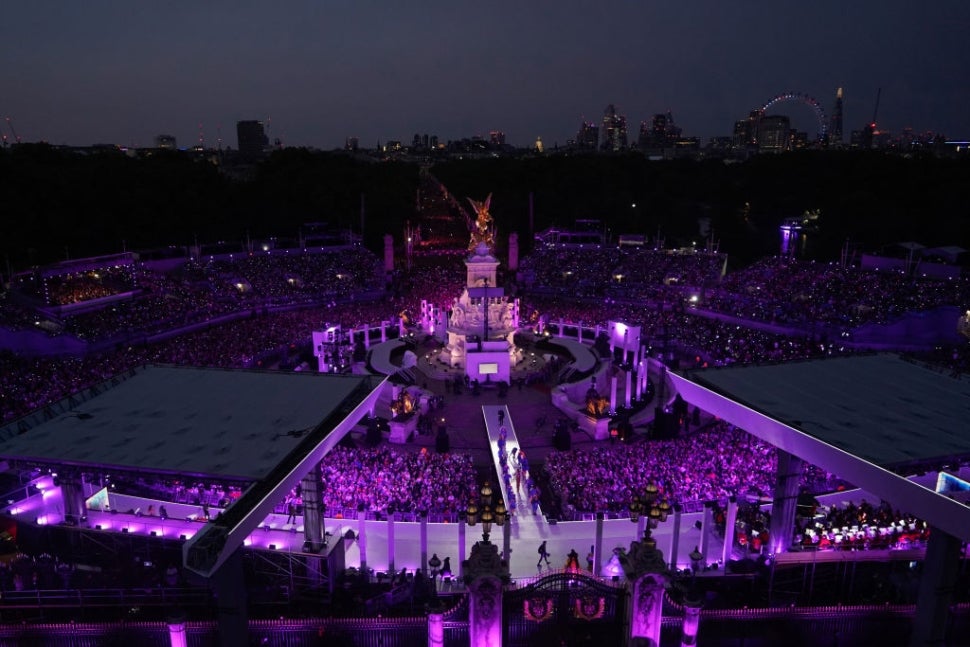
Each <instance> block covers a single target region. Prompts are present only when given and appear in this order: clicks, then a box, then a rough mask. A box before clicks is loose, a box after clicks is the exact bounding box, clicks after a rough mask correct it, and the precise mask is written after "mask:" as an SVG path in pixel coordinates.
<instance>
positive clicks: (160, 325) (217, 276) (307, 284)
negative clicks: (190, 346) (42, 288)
mask: <svg viewBox="0 0 970 647" xmlns="http://www.w3.org/2000/svg"><path fill="white" fill-rule="evenodd" d="M274 251H276V254H275V255H274V254H273V252H274ZM132 273H133V282H134V284H136V285H137V286H138V291H137V294H135V295H134V296H132V298H129V299H125V300H122V301H116V302H113V303H111V304H108V305H105V306H104V307H102V308H99V309H96V310H92V311H87V312H84V313H78V314H70V315H66V316H64V317H63V319H62V322H63V324H64V329H65V331H66V332H67V333H69V334H72V335H74V336H76V337H78V338H79V339H82V340H84V341H99V340H105V339H108V340H119V341H126V340H127V341H130V340H132V339H133V338H136V337H138V336H142V337H143V336H150V335H155V334H159V333H162V332H165V331H171V330H176V329H178V328H181V327H185V326H189V325H192V324H198V323H204V322H207V321H212V320H215V319H217V318H220V317H225V316H227V315H231V314H233V313H247V312H252V311H265V310H268V309H281V308H293V307H300V306H307V305H314V304H325V303H332V302H338V301H341V302H342V301H355V300H358V299H361V300H364V299H366V298H374V296H376V295H379V294H381V293H382V292H383V287H384V276H383V269H382V267H381V264H380V261H379V260H378V259H377V257H376V256H374V255H373V254H372V253H370V252H369V251H367V250H365V249H363V248H360V247H340V248H332V249H329V248H328V249H322V250H315V251H304V250H297V251H291V250H271V251H269V252H265V253H260V254H256V255H235V256H234V257H228V256H227V257H217V258H216V257H210V258H209V259H192V260H188V261H186V262H185V263H183V264H181V265H180V266H178V267H176V268H174V269H169V270H166V271H156V270H153V269H151V268H150V267H149V266H148V265H146V264H139V265H137V266H135V268H134V270H132Z"/></svg>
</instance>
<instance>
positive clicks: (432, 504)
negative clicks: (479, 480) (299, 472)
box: [321, 446, 477, 520]
mask: <svg viewBox="0 0 970 647" xmlns="http://www.w3.org/2000/svg"><path fill="white" fill-rule="evenodd" d="M321 469H322V471H323V483H324V491H323V503H324V506H325V509H326V511H327V516H331V517H341V516H343V517H347V516H356V514H357V510H358V508H359V507H361V506H362V507H363V509H365V510H368V511H370V512H381V513H383V512H387V510H388V509H393V510H395V511H397V512H419V511H426V512H428V513H430V514H437V515H443V516H445V517H451V518H453V520H457V517H458V513H459V512H460V511H461V510H464V509H465V506H466V505H467V504H468V501H469V500H470V498H471V497H472V496H474V495H475V493H476V492H477V486H476V481H475V466H474V465H473V463H472V458H471V455H469V454H466V453H434V452H429V451H427V449H422V450H421V451H417V452H413V451H407V450H398V449H395V448H393V447H389V446H381V447H377V448H348V447H344V446H337V447H335V448H334V449H333V451H331V452H330V453H329V454H327V456H326V457H325V458H324V459H323V462H322V464H321Z"/></svg>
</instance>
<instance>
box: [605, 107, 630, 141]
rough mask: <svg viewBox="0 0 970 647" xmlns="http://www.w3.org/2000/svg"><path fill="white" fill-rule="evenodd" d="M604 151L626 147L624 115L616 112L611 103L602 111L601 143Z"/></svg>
mask: <svg viewBox="0 0 970 647" xmlns="http://www.w3.org/2000/svg"><path fill="white" fill-rule="evenodd" d="M601 146H602V149H603V150H604V151H610V152H616V151H620V150H623V149H624V148H626V117H624V116H623V115H618V114H616V108H615V107H614V106H613V104H612V103H611V104H610V105H608V106H606V110H604V111H603V143H602V145H601Z"/></svg>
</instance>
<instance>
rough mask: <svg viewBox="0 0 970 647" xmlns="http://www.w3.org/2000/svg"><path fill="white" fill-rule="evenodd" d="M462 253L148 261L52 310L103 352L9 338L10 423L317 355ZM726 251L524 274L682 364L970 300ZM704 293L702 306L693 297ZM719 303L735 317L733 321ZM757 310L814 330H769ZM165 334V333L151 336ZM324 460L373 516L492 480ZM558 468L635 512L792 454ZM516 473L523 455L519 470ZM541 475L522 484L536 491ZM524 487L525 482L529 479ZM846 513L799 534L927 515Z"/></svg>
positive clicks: (858, 532) (694, 455) (770, 349)
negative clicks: (328, 329)
mask: <svg viewBox="0 0 970 647" xmlns="http://www.w3.org/2000/svg"><path fill="white" fill-rule="evenodd" d="M460 261H461V258H460V257H458V256H447V255H445V256H440V257H435V258H434V259H432V260H429V259H428V258H421V259H416V262H415V263H414V265H413V267H411V268H410V270H402V271H399V272H397V273H396V274H395V275H394V277H393V278H392V279H391V282H390V288H391V289H390V294H388V295H384V294H383V292H382V290H383V285H384V281H385V278H384V276H383V274H382V271H381V270H382V268H381V264H380V263H379V262H378V260H377V258H376V257H375V256H374V255H373V254H370V253H369V252H366V251H365V250H362V249H359V248H341V249H340V250H334V251H332V252H320V253H314V254H306V253H295V254H286V253H274V254H261V255H257V256H252V257H250V256H247V255H240V256H239V258H233V259H226V258H222V259H219V260H209V261H190V262H186V263H184V264H182V265H181V267H178V268H177V269H175V270H170V271H167V272H161V271H152V270H149V269H147V268H146V267H145V266H136V267H135V269H134V270H133V284H134V286H135V287H136V288H137V290H138V291H139V294H138V296H137V297H135V298H130V299H125V300H122V301H117V302H114V303H112V304H108V305H106V306H104V307H101V308H98V309H94V310H92V311H90V312H87V313H85V314H76V315H71V316H66V317H61V318H57V317H53V316H49V317H48V318H49V319H50V321H51V322H53V324H54V325H53V326H52V327H51V328H47V329H48V330H51V329H58V330H62V331H63V333H62V334H67V335H71V336H74V337H76V338H78V339H80V340H82V341H85V342H91V348H92V350H91V351H90V352H88V353H87V354H85V355H83V356H80V357H63V358H49V357H44V358H38V357H28V356H21V355H17V354H14V353H12V352H9V351H0V423H7V422H10V421H13V420H16V419H17V418H19V417H21V416H24V415H27V414H28V413H30V412H32V411H35V410H37V409H39V408H42V407H44V406H45V405H47V404H50V403H52V402H56V401H58V400H60V399H62V398H64V397H66V396H68V395H70V394H72V393H76V392H78V391H81V390H83V389H85V388H86V387H89V386H91V385H93V384H96V383H98V382H101V381H103V380H106V379H109V378H110V377H112V376H113V375H115V374H117V373H120V372H123V371H125V370H128V369H130V368H132V367H135V366H140V365H143V364H146V363H152V362H156V363H172V364H182V365H193V366H214V367H227V368H234V367H263V368H280V367H292V366H294V365H296V363H298V362H299V359H300V357H301V353H302V354H303V356H305V351H306V349H308V347H309V336H310V332H311V331H313V330H320V329H323V328H324V327H325V326H330V325H340V326H342V327H343V328H344V330H350V329H359V328H360V327H361V326H365V325H375V324H377V323H379V322H381V321H391V322H396V321H397V317H398V315H399V313H402V312H405V313H411V314H412V315H413V314H416V313H417V312H418V310H419V306H420V301H421V300H422V299H426V300H428V301H429V302H432V303H435V304H436V305H439V306H441V307H447V305H448V304H450V303H451V302H452V299H453V298H454V297H455V296H456V295H457V293H459V292H460V289H461V287H462V285H463V284H464V267H463V265H462V263H461V262H460ZM725 264H726V259H725V257H724V256H723V255H720V254H711V253H706V252H699V251H693V250H688V251H686V252H683V253H676V254H675V253H670V252H662V251H654V250H641V249H617V248H610V249H606V248H602V249H600V248H585V249H579V248H563V247H556V248H542V249H539V250H537V251H536V252H534V253H533V254H532V255H531V256H530V257H528V258H526V259H523V263H522V271H521V272H520V277H524V279H523V281H522V285H521V287H523V288H524V289H526V290H528V291H529V292H528V296H527V297H526V299H525V302H524V308H523V310H524V312H525V313H532V312H535V313H537V314H540V315H541V318H542V320H543V321H545V322H546V324H547V325H554V324H556V323H557V322H558V321H560V320H562V321H565V322H571V323H573V324H575V323H578V322H583V324H584V325H585V326H589V327H591V326H595V325H600V326H601V327H603V328H604V329H605V327H606V325H607V322H608V321H610V320H613V321H617V320H619V321H624V322H626V323H629V324H632V325H639V326H642V329H643V335H644V339H643V340H642V343H643V344H644V345H646V346H648V347H650V348H651V349H652V352H654V353H656V351H657V350H658V349H667V350H668V351H670V352H676V353H677V356H678V358H679V359H680V360H681V361H682V362H688V363H691V362H692V363H694V364H696V365H705V364H706V365H724V364H730V363H751V362H764V361H787V360H792V359H804V358H814V357H826V356H831V355H836V354H841V353H846V352H851V349H849V348H845V347H843V346H842V345H840V344H839V343H838V342H837V341H833V340H827V339H825V338H824V336H822V335H811V334H807V333H804V331H805V330H809V329H810V327H811V326H813V325H814V324H815V323H819V324H826V325H829V324H831V325H837V326H840V327H851V326H858V325H861V324H863V323H869V322H885V321H888V320H890V319H891V318H893V317H895V316H898V315H901V314H903V313H905V312H910V311H914V310H917V311H918V310H925V309H928V308H932V307H936V306H938V305H944V304H949V305H965V304H966V303H970V289H968V283H967V281H966V280H959V281H958V280H950V281H946V280H940V281H934V280H929V279H911V280H903V279H902V278H901V277H900V276H898V275H895V274H890V273H885V272H884V273H878V272H868V271H862V270H860V269H856V268H846V267H842V266H839V265H828V264H819V263H809V262H804V261H796V260H792V259H787V258H769V259H765V260H763V261H761V262H759V263H756V264H754V265H752V266H751V267H749V268H747V269H744V270H741V271H739V272H733V273H728V274H727V275H723V270H724V267H725ZM443 267H444V268H446V269H442V268H443ZM92 280H93V279H90V277H88V278H85V279H84V280H83V281H72V280H68V279H66V278H65V279H60V280H55V281H53V282H52V283H51V285H53V286H54V287H55V288H56V289H55V293H56V300H57V301H58V302H59V303H76V302H78V301H83V300H84V299H89V298H95V297H99V296H108V295H110V294H111V293H112V290H114V289H115V288H112V287H110V286H108V287H97V286H96V284H92V283H91V281H92ZM694 291H697V293H698V302H697V303H696V306H697V309H694V308H693V307H691V305H690V303H689V301H688V299H689V296H690V294H689V293H690V292H694ZM375 295H380V298H374V296H375ZM9 297H10V295H9V294H2V295H0V326H4V327H6V328H8V329H10V330H23V329H25V328H28V327H31V326H32V324H31V319H35V320H36V319H38V318H41V319H43V318H44V317H45V316H47V315H42V314H38V313H36V312H33V311H31V310H30V308H29V307H28V306H26V305H25V304H24V302H23V301H22V300H21V301H15V300H13V299H11V298H9ZM566 297H568V298H566ZM711 312H713V313H715V314H717V313H720V314H722V315H730V318H731V322H727V321H724V320H722V319H719V318H717V317H714V316H710V314H711ZM744 321H757V322H763V323H767V324H771V325H775V326H776V327H778V328H786V329H789V328H790V329H800V330H802V331H803V334H798V335H791V334H787V335H786V334H782V333H781V332H777V331H775V332H769V331H768V330H765V329H760V328H755V327H751V326H746V325H743V324H742V322H744ZM392 325H393V324H392ZM153 335H157V336H159V338H161V337H165V340H164V341H157V342H154V343H147V338H148V337H150V336H153ZM99 344H100V345H99ZM97 348H101V350H96V349H97ZM968 355H970V354H968V353H967V351H966V349H960V348H956V349H941V350H938V351H937V352H936V353H935V357H933V359H935V360H941V361H943V362H945V363H946V364H947V365H948V366H950V367H951V368H953V370H957V371H959V370H962V371H965V370H966V369H967V366H968V361H970V357H968ZM323 467H324V471H325V477H324V481H325V483H326V484H327V487H326V489H325V492H324V501H325V505H326V506H327V510H328V515H330V514H335V513H336V512H337V511H340V512H341V514H351V513H352V514H356V511H357V510H358V508H359V507H361V506H362V507H363V508H364V509H365V510H368V511H372V512H382V511H386V510H387V509H388V508H391V507H392V508H394V509H396V510H398V511H401V512H415V511H418V510H427V511H429V512H433V513H435V514H441V515H452V514H457V512H458V511H459V510H460V509H462V508H463V507H464V505H465V503H467V500H468V495H469V494H471V493H473V492H474V491H475V471H474V466H473V465H472V462H471V458H470V457H469V456H467V455H464V454H459V453H452V454H434V453H427V452H421V453H417V452H414V451H410V452H409V451H399V450H394V449H391V448H386V447H381V448H377V449H353V450H351V449H345V448H338V449H337V450H335V451H334V452H333V453H331V454H330V455H329V456H328V457H327V459H326V460H325V461H324V466H323ZM545 470H546V471H547V473H548V477H549V483H550V486H551V489H552V495H553V496H555V497H558V498H559V499H560V501H561V506H562V509H563V511H564V514H565V515H566V516H567V517H568V516H570V515H573V516H578V515H582V514H585V513H589V512H594V511H610V512H619V513H622V512H624V511H626V510H627V509H628V506H629V502H630V497H631V495H632V494H633V493H635V492H637V491H641V490H642V488H644V487H645V486H646V484H647V483H648V482H656V483H657V484H659V486H660V488H661V491H662V492H663V496H664V497H665V498H667V499H669V500H670V501H671V502H677V503H681V504H684V505H696V504H698V503H699V502H703V501H710V500H718V501H723V500H724V499H726V498H728V497H729V496H738V497H740V498H747V499H757V498H760V497H765V496H769V495H770V494H771V492H772V491H773V488H774V479H775V452H774V450H773V449H772V448H771V447H770V446H768V445H765V444H763V443H761V442H760V441H757V440H756V439H754V438H753V437H751V436H749V435H748V434H746V433H744V432H743V431H742V430H739V429H735V428H732V427H730V426H727V425H725V424H722V423H718V424H714V425H713V426H710V427H707V428H704V429H701V430H695V431H694V432H693V433H690V434H687V435H686V436H685V437H682V438H678V439H676V440H670V441H656V442H649V443H635V444H629V445H628V444H622V443H621V444H617V445H603V446H601V447H597V448H595V449H593V450H592V451H578V450H575V451H568V452H553V453H552V454H550V456H549V458H548V460H547V462H546V464H545ZM515 473H516V472H515V471H510V477H511V475H512V474H515ZM805 479H806V480H805V483H804V484H805V486H806V487H807V488H808V490H809V491H810V492H813V493H821V492H826V491H832V490H833V489H835V488H836V487H837V486H838V485H839V483H838V481H837V479H836V478H835V477H834V476H833V475H829V474H822V473H818V471H817V470H814V469H810V470H808V471H807V472H806V477H805ZM533 485H534V484H533ZM529 487H530V491H529V492H528V493H527V494H525V496H524V497H523V499H525V498H528V499H529V501H530V503H531V501H532V492H531V487H532V486H529ZM512 489H513V490H514V491H516V492H518V491H519V485H518V484H516V486H515V487H514V488H512ZM520 506H521V504H520ZM520 512H521V511H520ZM844 512H845V511H842V512H840V511H839V510H835V511H833V512H832V513H831V515H830V516H831V522H823V521H816V522H813V523H819V524H822V525H820V526H814V525H813V526H807V527H805V528H803V529H802V530H803V538H802V539H800V541H802V543H805V542H807V543H808V544H818V545H820V546H821V545H822V544H823V543H824V540H827V541H829V542H830V543H838V544H844V545H853V546H855V545H873V546H875V545H882V542H883V538H886V537H887V536H888V537H890V538H891V537H896V536H900V535H911V534H912V533H913V532H916V531H917V530H918V528H919V522H917V521H915V520H911V519H910V518H909V517H907V516H906V515H900V514H897V513H894V514H893V516H892V519H890V518H889V517H887V516H886V515H885V511H884V510H882V509H881V508H880V507H872V509H871V510H866V511H865V512H866V515H867V517H868V521H867V520H866V519H863V518H860V517H859V516H858V514H859V511H858V510H853V511H851V512H849V513H846V514H847V515H848V516H845V515H844V514H843V513H844ZM840 515H841V516H840ZM853 515H854V516H853ZM910 526H913V527H910ZM853 528H855V530H853ZM836 530H839V531H841V532H835V531H836ZM840 535H841V539H839V540H836V537H838V536H840Z"/></svg>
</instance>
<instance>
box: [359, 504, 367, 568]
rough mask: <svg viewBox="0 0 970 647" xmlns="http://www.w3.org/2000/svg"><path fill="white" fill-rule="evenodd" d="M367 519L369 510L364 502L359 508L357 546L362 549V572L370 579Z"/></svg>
mask: <svg viewBox="0 0 970 647" xmlns="http://www.w3.org/2000/svg"><path fill="white" fill-rule="evenodd" d="M366 519H367V510H365V509H364V506H363V504H361V506H360V508H359V509H358V510H357V525H358V528H357V548H358V549H359V550H360V573H361V575H363V576H364V577H365V578H367V579H368V581H369V577H368V575H367V532H366V530H365V523H364V521H365V520H366Z"/></svg>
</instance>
